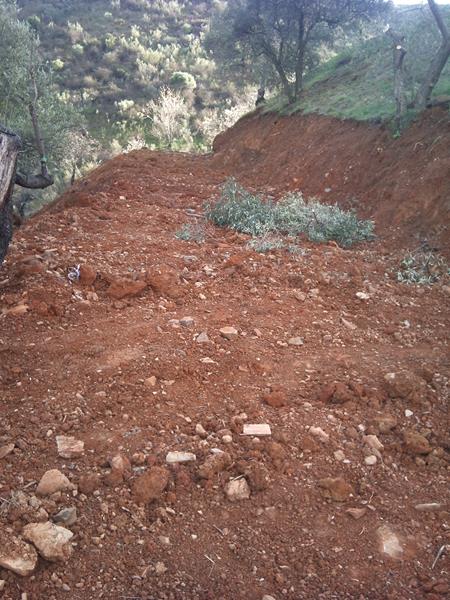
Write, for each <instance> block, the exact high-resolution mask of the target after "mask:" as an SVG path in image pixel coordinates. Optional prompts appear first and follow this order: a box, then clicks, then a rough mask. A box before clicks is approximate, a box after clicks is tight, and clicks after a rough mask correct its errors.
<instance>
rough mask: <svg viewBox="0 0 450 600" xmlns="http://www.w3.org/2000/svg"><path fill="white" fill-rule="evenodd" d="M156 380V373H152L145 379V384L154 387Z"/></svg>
mask: <svg viewBox="0 0 450 600" xmlns="http://www.w3.org/2000/svg"><path fill="white" fill-rule="evenodd" d="M156 381H157V380H156V377H155V375H152V376H151V377H147V379H146V380H145V381H144V385H145V387H148V388H153V387H155V385H156Z"/></svg>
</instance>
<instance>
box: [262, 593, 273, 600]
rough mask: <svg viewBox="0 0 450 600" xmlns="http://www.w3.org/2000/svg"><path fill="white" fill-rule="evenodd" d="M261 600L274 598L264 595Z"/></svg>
mask: <svg viewBox="0 0 450 600" xmlns="http://www.w3.org/2000/svg"><path fill="white" fill-rule="evenodd" d="M262 600H275V598H274V597H273V596H268V595H267V594H265V595H264V596H263V597H262Z"/></svg>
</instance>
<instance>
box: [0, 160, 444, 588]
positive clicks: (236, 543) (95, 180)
mask: <svg viewBox="0 0 450 600" xmlns="http://www.w3.org/2000/svg"><path fill="white" fill-rule="evenodd" d="M142 172H143V173H142ZM223 178H224V172H223V171H221V170H220V169H217V166H216V165H215V163H214V160H213V159H212V158H211V157H190V156H187V155H157V154H154V153H150V152H141V153H133V154H131V155H127V156H124V157H120V158H118V159H115V160H114V161H113V162H112V163H109V164H108V165H106V166H104V167H102V168H101V169H99V170H97V171H96V172H95V173H94V174H93V175H92V177H91V178H90V179H88V180H86V182H82V183H81V184H79V185H78V186H77V187H76V189H75V190H74V191H72V192H70V193H69V194H67V195H66V196H65V197H64V198H63V199H62V200H61V201H60V202H59V203H58V204H56V205H55V206H53V207H52V208H51V209H50V210H48V211H47V212H46V213H45V214H42V215H40V216H38V217H37V218H35V219H32V220H31V221H30V222H29V223H28V224H27V225H26V226H25V227H24V228H23V229H22V230H20V232H19V233H18V234H17V235H16V238H15V242H14V246H13V249H12V251H11V254H10V256H9V259H8V262H7V264H6V265H5V268H4V269H3V270H2V272H1V277H0V286H1V287H0V312H1V313H2V315H1V317H0V318H1V323H2V325H1V334H0V376H1V390H2V394H1V398H0V411H1V412H0V418H1V421H0V456H1V455H2V448H6V449H8V448H7V446H8V444H11V445H13V447H12V448H11V447H9V450H10V452H9V453H7V454H6V455H5V456H4V457H3V458H0V564H1V561H2V556H3V561H4V560H5V554H6V553H7V552H8V551H10V548H11V544H12V540H13V539H18V538H20V537H21V535H22V533H23V528H24V526H25V525H26V524H28V523H36V522H47V521H49V520H52V519H53V518H54V516H55V515H56V514H57V513H58V512H59V511H60V510H61V509H63V508H70V507H75V508H76V512H77V519H76V522H75V523H71V524H70V525H69V524H67V525H66V527H67V529H69V530H70V531H71V532H73V534H74V536H73V538H72V539H71V541H70V542H69V544H73V552H72V555H71V556H70V557H69V558H68V557H67V556H64V557H62V560H61V561H60V562H51V561H47V560H43V559H42V558H39V562H38V564H37V567H36V569H35V570H34V572H33V573H32V574H30V575H28V576H27V577H19V576H18V575H16V574H14V573H13V572H12V571H11V570H9V569H2V568H1V567H0V580H2V581H4V583H3V584H1V585H3V587H2V588H1V589H2V590H3V592H2V591H0V595H1V597H2V599H3V598H5V600H10V599H12V600H16V599H19V598H22V599H23V598H27V600H41V599H44V598H45V599H46V600H52V599H58V600H59V599H60V598H71V599H72V598H73V599H76V600H78V599H79V600H81V599H82V600H90V599H97V598H105V599H108V600H113V599H114V600H115V599H121V598H138V599H147V600H150V599H155V600H156V599H158V600H162V599H174V600H175V599H186V600H194V599H202V600H206V599H208V600H216V599H219V598H223V599H224V600H225V599H226V600H236V599H238V598H239V599H241V598H242V599H244V598H245V599H246V600H262V598H263V597H264V596H265V595H267V597H268V596H271V597H273V598H275V599H276V600H280V599H282V598H288V599H291V600H299V599H313V598H314V599H316V598H322V599H332V598H333V599H339V600H341V599H344V598H349V599H353V598H355V599H361V600H362V599H364V600H365V599H380V600H381V599H383V600H384V599H387V598H389V599H391V600H394V599H395V600H400V599H404V600H406V599H411V598H414V599H416V598H417V599H421V598H427V599H428V600H438V599H441V598H444V597H445V594H446V593H448V591H449V587H448V579H446V577H448V567H449V552H443V555H442V556H441V558H440V559H439V560H438V561H437V562H436V564H435V566H434V568H432V565H433V561H434V559H435V557H436V554H437V552H438V550H439V549H440V548H441V547H442V546H443V545H445V544H449V543H450V538H449V520H448V518H449V494H448V472H449V460H448V459H449V452H448V451H449V447H450V440H449V437H448V431H449V428H448V425H449V420H448V381H449V377H450V365H449V354H448V327H449V324H450V323H449V321H450V319H449V312H448V299H449V288H448V287H447V288H446V287H443V286H435V287H434V288H423V289H420V288H418V287H409V286H404V285H400V284H398V283H396V280H395V272H396V268H397V265H398V263H399V260H400V259H401V257H402V255H403V252H404V250H403V249H401V248H398V249H395V248H392V247H389V248H388V247H387V246H386V245H384V246H383V242H382V241H379V242H375V243H373V244H368V245H363V246H359V247H357V248H355V249H352V250H345V251H344V250H341V249H339V248H337V247H336V246H335V245H328V246H315V245H312V244H304V252H302V253H297V254H290V253H288V252H287V251H285V250H278V251H274V252H271V253H269V254H258V253H256V252H253V251H250V250H248V249H247V248H246V241H247V240H246V237H245V236H240V235H236V234H233V233H231V232H225V231H221V230H218V229H214V228H212V227H211V228H208V236H207V239H206V241H205V242H204V243H201V244H196V243H194V242H185V241H181V240H178V239H176V238H175V232H176V231H177V230H179V229H180V227H181V226H182V225H183V224H184V223H186V222H187V221H189V220H192V219H195V218H196V217H195V216H192V215H193V214H194V215H195V214H199V213H200V210H201V207H202V204H203V202H204V200H205V199H207V198H208V197H210V196H211V195H212V194H213V193H215V191H216V190H217V185H218V184H219V183H220V182H221V181H223ZM190 215H191V216H190ZM79 266H81V269H79V271H78V273H79V274H80V279H79V280H76V277H75V271H74V269H77V268H78V267H79ZM69 273H71V274H72V276H73V277H72V278H73V279H74V281H72V282H71V281H70V279H69V277H68V274H69ZM361 292H362V293H363V294H362V295H361ZM357 293H358V294H359V296H360V297H358V296H357V295H356V294H357ZM121 296H123V297H121ZM361 296H362V297H361ZM224 327H231V328H234V329H235V330H236V331H233V330H226V331H223V332H222V333H221V331H220V330H221V329H223V328H224ZM202 333H203V334H206V335H202V337H200V339H197V336H198V335H199V334H202ZM296 338H301V339H302V342H300V340H298V339H296ZM202 340H203V341H202ZM297 344H298V345H297ZM393 373H395V374H396V376H395V377H394V376H393V375H392V374H393ZM388 374H391V375H388ZM386 376H387V377H386ZM248 424H269V425H270V428H271V435H270V436H267V437H255V436H248V435H243V431H244V426H245V425H248ZM57 436H73V437H74V438H75V439H76V440H80V441H82V442H84V451H83V452H82V453H81V454H80V455H79V456H77V457H75V458H69V459H67V458H63V457H61V456H59V455H58V451H57V444H56V437H57ZM367 436H369V437H367ZM370 436H372V437H370ZM373 436H376V438H374V437H373ZM380 444H381V445H382V446H381V445H380ZM219 450H220V451H222V452H220V453H219ZM171 451H181V452H190V453H193V454H195V456H196V460H195V461H191V462H186V463H182V464H168V463H167V462H166V455H167V453H168V452H171ZM4 452H6V450H5V451H4ZM118 457H119V458H118ZM120 457H121V458H120ZM374 457H375V458H374ZM129 461H130V462H129ZM375 461H376V462H375ZM130 463H131V464H130ZM372 463H375V464H372ZM111 467H112V468H111ZM50 469H59V470H60V471H61V472H62V473H63V474H64V475H66V476H67V477H68V478H69V480H70V482H71V483H72V484H74V486H75V489H72V490H63V491H56V492H55V493H53V494H38V493H37V492H36V485H37V483H38V482H39V481H40V479H41V477H42V476H43V475H44V473H45V472H46V471H47V470H50ZM230 481H231V482H233V483H232V484H231V489H229V485H230V483H229V482H230ZM234 488H237V489H234ZM234 493H238V494H239V493H241V494H243V495H244V496H245V495H248V494H250V497H249V498H246V499H241V500H235V501H232V499H230V497H229V496H232V497H233V494H234ZM429 503H438V506H436V505H434V506H432V507H430V506H427V507H425V510H423V507H422V510H419V509H417V508H415V507H416V506H417V505H419V504H429ZM349 509H358V510H357V511H351V510H350V511H349ZM66 522H67V521H66ZM63 523H64V521H63ZM383 536H384V537H383ZM383 539H384V544H385V545H384V546H383ZM2 553H3V554H2ZM41 553H42V551H41ZM3 564H4V563H3ZM24 593H25V594H26V596H23V594H24ZM2 594H3V595H2ZM266 600H267V598H266Z"/></svg>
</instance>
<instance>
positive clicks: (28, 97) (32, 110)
mask: <svg viewBox="0 0 450 600" xmlns="http://www.w3.org/2000/svg"><path fill="white" fill-rule="evenodd" d="M18 17H19V14H18V9H17V6H16V3H15V0H0V264H1V263H2V261H3V259H4V257H5V254H6V251H7V248H8V245H9V242H10V240H11V235H12V226H11V208H12V196H13V190H14V185H15V184H17V185H19V186H21V187H24V188H29V189H44V188H47V187H49V186H51V185H53V184H54V182H55V175H54V171H55V170H57V168H58V165H59V163H60V160H61V157H62V156H64V155H65V152H66V150H67V145H68V135H69V133H70V132H73V131H74V130H76V129H77V128H79V127H80V126H81V118H80V115H79V114H78V112H77V111H76V110H75V109H74V108H72V107H71V106H70V105H69V104H68V103H67V102H65V101H64V100H63V99H62V98H61V97H60V95H59V94H58V92H57V90H56V87H55V86H54V84H53V81H52V75H51V72H50V71H49V70H48V69H47V68H46V65H45V63H44V62H43V60H42V58H41V56H40V53H39V40H38V38H37V36H36V35H35V33H34V32H33V31H32V30H31V28H30V27H29V26H28V24H27V23H24V22H22V21H20V20H19V18H18Z"/></svg>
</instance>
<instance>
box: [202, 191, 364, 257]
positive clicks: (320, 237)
mask: <svg viewBox="0 0 450 600" xmlns="http://www.w3.org/2000/svg"><path fill="white" fill-rule="evenodd" d="M206 216H207V218H208V219H209V220H210V221H212V222H213V223H214V224H215V225H217V226H218V227H229V228H231V229H234V230H236V231H239V232H241V233H247V234H249V235H251V236H253V237H255V238H258V237H261V238H264V236H270V235H287V236H290V237H294V238H295V237H299V236H304V237H306V238H307V239H309V240H310V241H312V242H318V243H326V242H329V241H335V242H337V243H338V244H339V245H340V246H342V247H344V248H348V247H350V246H352V245H353V244H355V243H357V242H362V241H367V240H372V239H373V238H374V223H373V221H365V220H361V219H358V217H357V215H356V213H355V212H354V211H353V210H349V211H345V210H342V209H341V208H339V207H338V206H336V205H327V204H321V203H320V202H318V201H317V200H314V199H311V200H308V201H306V200H305V199H304V198H303V196H302V195H301V194H299V193H292V194H288V195H286V196H284V197H283V198H282V199H281V200H280V201H279V202H274V201H273V199H271V198H268V197H266V196H262V195H258V194H253V193H251V192H250V191H248V190H246V189H245V188H244V187H242V186H241V185H239V184H238V183H237V182H236V181H235V180H234V179H229V180H228V181H227V182H226V183H225V184H224V185H223V187H222V189H221V192H220V196H219V198H218V200H217V201H215V202H214V203H211V204H209V205H207V207H206ZM255 244H256V242H255Z"/></svg>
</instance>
